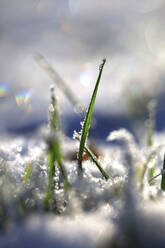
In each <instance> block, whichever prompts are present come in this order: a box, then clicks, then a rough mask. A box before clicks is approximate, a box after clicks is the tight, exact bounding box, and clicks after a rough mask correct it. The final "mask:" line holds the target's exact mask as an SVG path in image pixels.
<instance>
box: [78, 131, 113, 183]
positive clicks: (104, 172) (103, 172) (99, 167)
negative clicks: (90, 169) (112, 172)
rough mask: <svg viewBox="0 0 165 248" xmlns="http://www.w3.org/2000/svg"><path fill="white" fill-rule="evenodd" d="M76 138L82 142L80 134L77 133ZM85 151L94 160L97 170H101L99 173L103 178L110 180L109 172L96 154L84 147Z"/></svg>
mask: <svg viewBox="0 0 165 248" xmlns="http://www.w3.org/2000/svg"><path fill="white" fill-rule="evenodd" d="M74 138H75V139H77V140H78V141H80V136H79V135H78V134H76V132H75V133H74ZM84 150H85V151H86V152H87V153H88V154H89V156H90V158H91V159H92V161H93V162H94V163H95V165H96V166H97V168H98V169H99V171H100V172H101V174H102V176H103V177H104V178H105V179H106V180H108V179H109V178H110V176H109V175H108V174H107V172H106V171H105V170H104V169H103V168H102V166H101V164H100V162H99V161H98V159H97V157H96V156H95V154H94V153H93V152H92V151H91V150H90V149H89V147H87V146H84Z"/></svg>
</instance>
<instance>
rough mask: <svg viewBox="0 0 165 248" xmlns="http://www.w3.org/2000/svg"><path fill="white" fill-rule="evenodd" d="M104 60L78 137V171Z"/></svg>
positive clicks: (80, 166) (80, 169) (80, 167)
mask: <svg viewBox="0 0 165 248" xmlns="http://www.w3.org/2000/svg"><path fill="white" fill-rule="evenodd" d="M105 62H106V59H103V61H102V64H101V65H100V68H99V75H98V78H97V81H96V84H95V88H94V91H93V95H92V98H91V102H90V104H89V108H88V111H87V115H86V117H85V121H84V124H83V128H82V135H81V139H80V145H79V152H78V166H79V171H82V159H83V151H84V146H85V141H86V138H87V135H88V131H89V127H90V122H91V117H92V113H93V108H94V104H95V100H96V95H97V90H98V86H99V83H100V79H101V75H102V71H103V67H104V64H105Z"/></svg>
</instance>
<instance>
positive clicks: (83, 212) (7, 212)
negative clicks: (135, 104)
mask: <svg viewBox="0 0 165 248" xmlns="http://www.w3.org/2000/svg"><path fill="white" fill-rule="evenodd" d="M162 137H164V134H162ZM113 140H118V141H120V143H121V146H116V145H113V144H110V145H109V146H108V145H107V146H105V147H100V151H101V154H102V155H101V158H100V162H101V164H102V166H103V168H104V169H105V170H106V171H107V173H108V174H109V175H110V176H111V178H110V179H109V180H108V181H106V180H104V178H103V177H102V175H101V174H100V172H99V171H98V170H97V168H96V167H95V165H94V164H93V163H92V162H91V161H90V160H87V161H84V162H83V168H84V174H83V176H82V177H81V178H79V177H78V176H77V161H76V160H74V161H71V160H70V159H68V158H66V160H65V167H66V170H67V175H68V180H69V182H70V184H71V186H72V190H71V191H69V192H64V190H63V184H62V178H61V175H60V172H59V170H58V168H57V169H56V175H55V178H56V186H55V189H54V197H55V199H56V202H57V208H58V212H51V213H48V212H47V213H45V211H44V210H43V201H44V196H45V190H46V185H47V179H48V178H47V159H46V157H47V156H46V145H45V142H43V141H37V142H36V141H35V140H29V141H27V140H25V139H23V138H22V139H21V138H20V139H16V140H12V141H9V140H7V141H2V142H1V144H0V219H1V222H0V231H1V235H0V247H5V248H9V247H12V248H13V247H14V248H15V247H25V248H28V247H41V248H44V247H48V248H51V247H58V248H62V247H65V248H69V247H77V248H80V247H82V248H83V247H87V248H88V247H91V248H92V247H105V248H108V247H164V242H165V237H164V229H165V218H164V215H165V210H164V204H165V198H164V193H163V192H162V191H161V189H160V177H159V178H157V179H155V180H154V181H153V182H152V184H149V182H148V172H149V169H150V168H151V167H154V169H155V172H154V174H155V175H156V174H158V173H159V172H160V170H161V168H162V155H163V154H162V152H163V148H164V144H163V142H162V140H163V138H162V139H160V137H156V139H155V146H152V147H150V148H148V147H145V146H144V145H142V144H137V143H136V142H135V140H134V137H133V136H132V135H131V134H130V133H129V132H128V131H127V130H125V129H121V130H119V131H114V132H112V133H111V134H110V135H109V136H108V141H113ZM161 142H162V143H161ZM158 144H159V145H158ZM63 150H64V151H66V152H68V153H71V151H72V152H73V151H76V141H71V140H68V139H66V140H65V142H64V144H63ZM29 162H30V163H31V175H30V178H29V181H28V183H27V185H25V184H24V183H23V178H24V173H25V169H26V166H27V163H29Z"/></svg>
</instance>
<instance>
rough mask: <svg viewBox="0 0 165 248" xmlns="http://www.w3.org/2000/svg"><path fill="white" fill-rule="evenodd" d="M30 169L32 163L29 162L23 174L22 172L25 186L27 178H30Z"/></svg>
mask: <svg viewBox="0 0 165 248" xmlns="http://www.w3.org/2000/svg"><path fill="white" fill-rule="evenodd" d="M31 170H32V163H31V162H29V163H27V166H26V169H25V174H24V177H23V183H24V185H25V186H26V185H27V183H28V181H29V179H30V175H31Z"/></svg>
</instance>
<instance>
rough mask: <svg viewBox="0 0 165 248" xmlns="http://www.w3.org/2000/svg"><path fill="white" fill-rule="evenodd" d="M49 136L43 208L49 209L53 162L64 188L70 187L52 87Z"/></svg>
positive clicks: (53, 170)
mask: <svg viewBox="0 0 165 248" xmlns="http://www.w3.org/2000/svg"><path fill="white" fill-rule="evenodd" d="M49 129H50V137H49V139H48V141H47V143H48V151H47V154H48V186H47V189H46V194H45V202H44V208H45V210H49V209H50V208H51V202H52V201H53V200H52V199H53V189H54V188H55V180H54V176H55V163H57V164H58V166H59V168H60V172H61V174H62V178H63V181H64V190H66V191H67V190H68V189H70V184H69V181H68V178H67V174H66V171H65V167H64V165H63V154H62V149H61V142H60V118H59V113H58V107H57V103H56V99H55V95H54V87H53V86H52V87H51V104H50V108H49Z"/></svg>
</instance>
